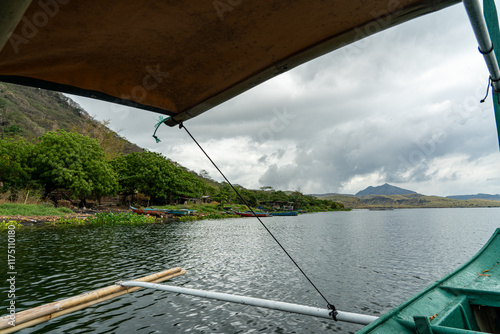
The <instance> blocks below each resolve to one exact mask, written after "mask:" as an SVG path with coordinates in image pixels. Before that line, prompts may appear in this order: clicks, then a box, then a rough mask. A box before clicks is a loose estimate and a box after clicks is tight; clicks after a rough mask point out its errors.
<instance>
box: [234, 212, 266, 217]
mask: <svg viewBox="0 0 500 334" xmlns="http://www.w3.org/2000/svg"><path fill="white" fill-rule="evenodd" d="M234 213H235V214H237V215H238V216H242V217H270V216H271V215H270V214H269V213H268V212H250V211H247V212H239V211H234Z"/></svg>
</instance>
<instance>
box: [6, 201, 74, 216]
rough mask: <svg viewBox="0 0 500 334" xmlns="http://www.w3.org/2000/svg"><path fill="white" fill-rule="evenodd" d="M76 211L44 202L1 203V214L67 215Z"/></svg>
mask: <svg viewBox="0 0 500 334" xmlns="http://www.w3.org/2000/svg"><path fill="white" fill-rule="evenodd" d="M72 213H74V212H73V210H71V209H69V208H56V207H54V206H53V205H51V204H49V203H44V204H19V203H4V204H0V216H65V215H68V214H72Z"/></svg>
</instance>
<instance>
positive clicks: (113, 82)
mask: <svg viewBox="0 0 500 334" xmlns="http://www.w3.org/2000/svg"><path fill="white" fill-rule="evenodd" d="M458 2H459V1H456V0H370V1H367V0H337V1H325V0H293V1H292V0H276V1H268V0H251V1H243V0H190V1H165V0H150V1H135V0H134V1H132V0H119V1H118V0H110V1H102V0H85V1H83V0H71V1H70V0H37V1H31V0H2V1H0V13H1V14H0V15H1V21H0V81H4V82H11V83H16V84H22V85H28V86H33V87H38V88H44V89H51V90H56V91H60V92H65V93H70V94H76V95H82V96H86V97H91V98H96V99H100V100H105V101H109V102H115V103H119V104H124V105H128V106H133V107H137V108H142V109H146V110H150V111H154V112H158V113H161V114H164V115H169V116H171V118H170V119H169V120H167V121H166V122H167V124H169V125H174V124H176V123H177V122H182V121H185V120H188V119H190V118H192V117H195V116H197V115H199V114H201V113H203V112H204V111H206V110H209V109H210V108H213V107H215V106H217V105H219V104H221V103H223V102H224V101H227V100H229V99H231V98H232V97H234V96H236V95H238V94H240V93H242V92H244V91H246V90H248V89H250V88H252V87H254V86H256V85H258V84H260V83H262V82H264V81H266V80H268V79H270V78H272V77H274V76H276V75H278V74H280V73H283V72H286V71H288V70H290V69H291V68H293V67H295V66H297V65H300V64H302V63H304V62H307V61H309V60H311V59H313V58H316V57H318V56H321V55H323V54H325V53H328V52H330V51H332V50H335V49H338V48H340V47H342V46H345V45H348V44H350V43H353V42H355V41H357V40H359V39H361V38H364V37H366V36H368V35H371V34H374V33H376V32H379V31H381V30H384V29H387V28H389V27H392V26H394V25H397V24H399V23H402V22H405V21H408V20H411V19H413V18H416V17H419V16H421V15H424V14H427V13H430V12H433V11H437V10H440V9H442V8H444V7H447V6H449V5H452V4H455V3H458Z"/></svg>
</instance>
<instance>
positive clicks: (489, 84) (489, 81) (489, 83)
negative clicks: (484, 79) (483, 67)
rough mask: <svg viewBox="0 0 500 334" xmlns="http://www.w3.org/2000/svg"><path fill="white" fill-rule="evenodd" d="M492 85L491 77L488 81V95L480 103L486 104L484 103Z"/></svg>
mask: <svg viewBox="0 0 500 334" xmlns="http://www.w3.org/2000/svg"><path fill="white" fill-rule="evenodd" d="M491 85H492V82H491V76H490V78H489V79H488V88H486V95H485V96H484V99H482V100H481V101H480V102H481V103H484V101H486V98H487V97H488V94H489V92H490V86H491Z"/></svg>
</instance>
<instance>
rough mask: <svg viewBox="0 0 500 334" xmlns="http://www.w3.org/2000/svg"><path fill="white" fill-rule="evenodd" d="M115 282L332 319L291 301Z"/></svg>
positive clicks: (354, 319)
mask: <svg viewBox="0 0 500 334" xmlns="http://www.w3.org/2000/svg"><path fill="white" fill-rule="evenodd" d="M116 284H118V285H121V286H126V287H129V286H130V287H141V288H150V289H155V290H163V291H168V292H174V293H182V294H186V295H191V296H196V297H202V298H210V299H217V300H221V301H225V302H231V303H238V304H243V305H250V306H257V307H264V308H268V309H272V310H278V311H284V312H291V313H298V314H304V315H309V316H313V317H320V318H326V319H330V320H331V319H332V317H331V316H330V312H331V310H328V309H320V308H317V307H312V306H305V305H299V304H291V303H285V302H277V301H273V300H266V299H260V298H253V297H245V296H238V295H231V294H227V293H220V292H212V291H203V290H196V289H189V288H182V287H178V286H171V285H164V284H156V283H148V282H137V281H128V282H117V283H116ZM337 312H338V314H337V320H338V321H344V322H350V323H354V324H360V325H368V324H370V323H371V322H373V321H375V320H377V319H378V317H375V316H371V315H365V314H358V313H350V312H342V311H337Z"/></svg>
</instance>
